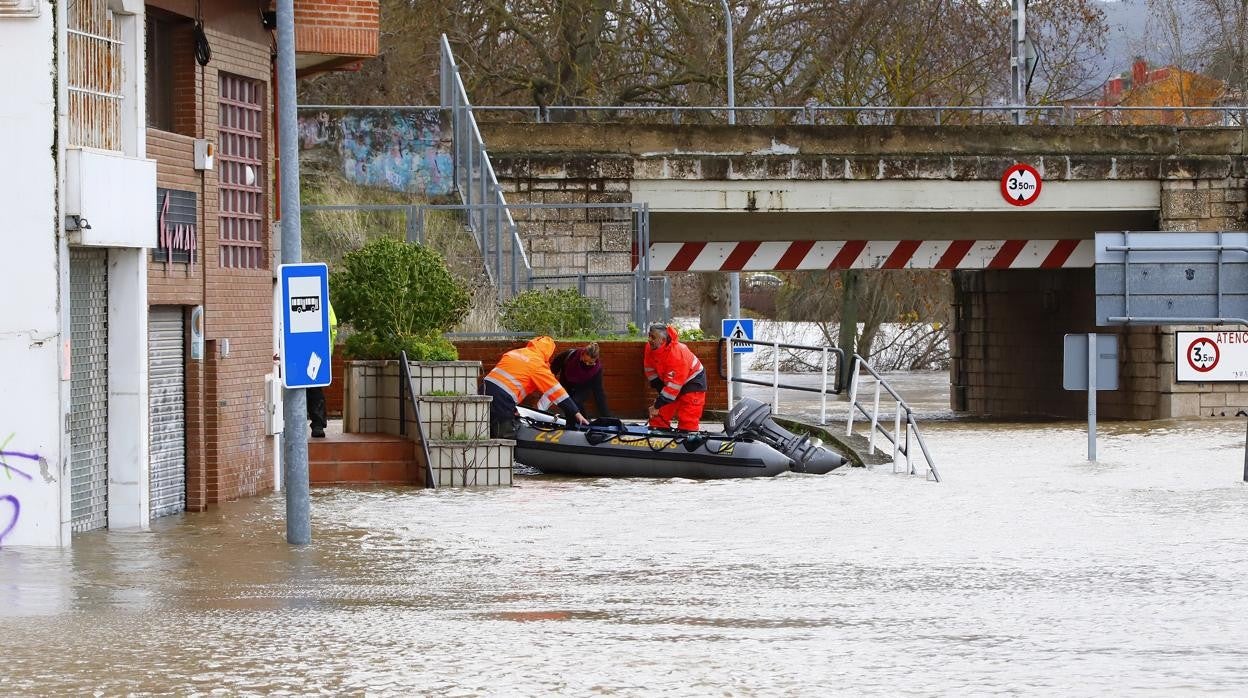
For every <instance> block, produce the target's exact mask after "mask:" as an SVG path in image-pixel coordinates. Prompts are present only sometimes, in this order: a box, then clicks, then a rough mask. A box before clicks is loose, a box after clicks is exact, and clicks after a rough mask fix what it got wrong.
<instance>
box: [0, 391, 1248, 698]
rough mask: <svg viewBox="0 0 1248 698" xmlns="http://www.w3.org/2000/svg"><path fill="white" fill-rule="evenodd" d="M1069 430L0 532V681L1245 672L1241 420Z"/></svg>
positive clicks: (1134, 676) (594, 680)
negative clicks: (810, 466)
mask: <svg viewBox="0 0 1248 698" xmlns="http://www.w3.org/2000/svg"><path fill="white" fill-rule="evenodd" d="M899 382H901V383H903V384H905V385H908V386H909V387H910V388H911V390H910V392H909V393H908V394H909V395H913V396H917V397H915V403H916V406H919V407H920V408H922V409H924V410H927V411H929V412H930V413H931V414H932V415H934V416H940V417H944V416H946V415H945V414H944V413H943V412H942V410H944V409H945V406H944V403H943V402H942V399H947V398H942V397H941V395H940V388H939V380H937V381H936V382H935V383H932V382H931V380H930V379H929V377H928V376H922V375H920V376H912V377H903V378H901V379H900V381H899ZM925 386H926V387H925ZM932 386H935V387H932ZM766 392H767V391H762V392H761V393H753V392H752V393H751V394H760V395H763V396H765V393H766ZM923 395H927V396H928V397H922V396H923ZM782 401H787V402H788V406H787V407H786V408H785V410H784V411H786V412H801V411H805V410H810V409H814V410H816V411H817V409H818V405H817V403H814V404H813V405H812V404H811V402H812V401H811V400H810V398H808V397H801V396H791V397H787V398H782ZM794 401H796V402H794ZM782 404H783V403H782ZM836 414H837V415H841V414H843V405H838V406H837V411H836ZM1084 429H1085V426H1084V425H1083V424H1082V423H1079V422H1068V423H1059V424H1009V423H964V422H958V421H954V420H948V419H939V420H936V421H931V422H928V423H925V424H924V434H925V436H926V438H927V442H928V445H929V447H930V449H931V450H932V452H933V454H934V456H935V457H936V458H937V462H938V464H939V466H940V469H941V474H942V475H943V476H944V478H945V481H944V482H943V483H940V484H937V483H933V482H929V481H925V480H923V479H922V478H919V477H906V476H901V475H893V474H892V473H891V472H890V469H889V468H887V467H877V468H875V469H869V470H868V469H852V470H851V469H842V470H840V471H837V472H836V473H833V474H832V475H828V476H822V477H820V476H807V475H783V476H780V477H777V478H774V479H768V480H740V481H720V482H691V481H682V480H607V479H583V480H575V479H566V478H550V477H544V476H522V477H520V478H518V484H517V486H516V487H513V488H510V489H505V490H478V491H464V490H440V491H421V490H413V489H406V488H374V489H359V488H345V487H344V488H323V489H317V490H314V492H313V502H312V507H313V534H314V542H313V544H312V545H311V546H308V547H306V548H292V547H290V546H288V545H287V544H286V543H285V542H284V540H283V535H284V524H283V514H284V500H283V499H282V495H280V494H277V495H272V496H266V497H260V498H255V499H250V500H246V501H241V502H235V503H230V504H226V505H223V506H221V507H220V508H217V509H215V510H213V511H210V512H208V513H203V514H187V515H181V516H175V517H170V518H166V519H161V520H159V521H157V522H155V523H154V525H153V526H152V528H151V530H150V531H145V532H100V533H91V534H86V535H81V536H78V537H77V538H76V539H75V541H74V545H73V547H72V549H69V550H41V549H4V550H0V638H3V642H4V644H5V647H4V652H3V669H0V694H5V695H31V694H79V695H80V694H86V693H98V694H100V695H116V694H131V693H135V694H147V693H160V694H177V695H195V694H214V693H221V694H230V695H233V694H247V693H264V694H279V695H280V694H309V693H333V694H340V693H367V694H374V695H376V694H386V695H411V694H436V695H456V696H459V695H464V696H467V695H499V694H504V695H547V694H552V693H557V694H572V695H584V694H609V695H656V694H662V695H707V694H718V695H723V694H732V695H828V694H834V693H849V694H861V693H883V694H889V695H896V694H906V693H912V694H932V693H959V694H960V693H1031V694H1035V693H1039V694H1047V695H1067V694H1080V695H1086V694H1114V695H1120V694H1141V693H1153V694H1161V695H1173V694H1176V693H1189V692H1196V691H1201V692H1204V691H1212V692H1225V693H1242V692H1244V691H1246V690H1248V620H1246V619H1248V516H1246V513H1248V510H1246V507H1245V504H1246V501H1248V488H1246V487H1245V486H1244V484H1243V483H1241V482H1240V479H1241V476H1242V469H1243V458H1244V454H1243V447H1244V422H1243V421H1242V420H1201V421H1191V422H1159V423H1147V424H1142V423H1108V424H1102V425H1101V439H1100V460H1099V461H1098V462H1096V463H1089V462H1087V460H1086V437H1085V431H1084Z"/></svg>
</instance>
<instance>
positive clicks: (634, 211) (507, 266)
mask: <svg viewBox="0 0 1248 698" xmlns="http://www.w3.org/2000/svg"><path fill="white" fill-rule="evenodd" d="M483 207H484V206H469V205H468V204H325V205H321V204H318V205H311V204H310V205H306V206H303V207H302V209H301V210H302V211H303V212H304V213H305V214H307V213H355V212H359V213H378V214H383V215H384V214H395V215H401V216H402V217H403V220H402V223H401V228H402V230H403V231H404V236H405V238H406V239H407V241H408V242H415V243H419V244H421V245H424V244H426V243H427V241H428V239H429V237H430V235H429V231H428V223H429V220H430V214H431V213H435V212H439V211H445V212H453V213H457V214H464V215H465V216H466V217H467V216H469V215H470V212H471V211H472V210H475V209H480V208H483ZM506 207H507V208H508V209H509V212H508V217H511V214H510V211H515V212H516V214H517V215H519V216H520V217H521V219H522V220H521V221H520V222H519V223H517V226H518V225H520V224H524V223H525V222H527V221H526V219H528V218H531V217H535V216H536V217H539V218H540V217H541V216H542V213H541V212H543V211H554V212H569V211H584V212H585V215H586V218H587V219H593V218H598V219H601V220H600V221H598V222H601V223H613V222H614V223H623V222H624V221H628V224H629V225H630V226H631V227H630V235H631V237H632V241H631V243H630V249H629V250H619V251H617V252H614V253H610V252H608V253H605V254H615V255H617V256H621V257H622V256H624V255H629V258H630V262H631V263H632V266H634V267H635V268H636V272H635V273H634V272H627V273H625V272H591V271H589V263H590V257H591V256H593V257H601V256H602V254H604V253H600V254H596V255H589V254H586V255H585V264H584V265H583V266H584V268H583V269H579V270H572V271H570V272H569V273H566V274H547V275H535V274H534V269H533V265H532V263H531V262H530V260H529V256H528V255H527V254H526V253H525V251H524V248H523V244H522V243H520V242H519V239H518V238H516V243H515V244H507V240H506V239H504V240H499V239H498V238H497V237H494V236H492V235H489V234H487V231H473V230H471V228H469V233H470V234H472V236H473V239H474V241H475V242H476V244H477V248H478V250H479V251H480V252H481V257H482V262H483V264H484V266H485V270H486V273H487V274H488V275H489V278H490V281H491V282H492V283H494V284H495V286H496V293H497V298H498V301H499V302H500V303H501V302H503V301H505V300H507V299H509V298H512V297H514V296H516V295H517V294H519V293H520V292H522V291H527V290H531V289H535V288H542V287H554V288H567V287H573V286H575V288H577V289H578V290H579V291H580V292H581V294H582V295H585V296H586V297H589V298H599V299H601V300H602V301H603V302H604V303H605V304H606V305H607V307H608V310H609V311H611V312H612V313H613V314H615V315H618V316H620V317H621V318H623V321H622V322H620V323H619V327H618V328H617V329H621V330H622V329H624V326H625V324H626V323H627V322H630V321H631V322H635V323H636V324H637V326H638V327H645V326H646V324H648V323H649V322H651V319H652V318H654V319H660V318H659V317H658V315H656V312H657V313H660V314H661V315H662V318H661V319H668V318H670V309H671V288H670V281H669V280H668V279H667V277H665V276H651V275H650V273H649V271H650V259H649V255H640V256H636V257H634V255H635V250H639V249H648V248H649V244H650V226H649V220H650V215H649V208H648V206H647V205H646V204H644V203H643V204H506ZM555 215H559V214H558V213H556V214H555ZM494 218H496V219H501V218H502V216H495V217H494ZM374 223H376V221H374ZM304 226H305V229H313V228H328V229H332V227H333V226H332V224H329V225H327V224H324V223H322V222H319V221H312V220H308V221H305V224H304ZM379 227H380V226H379ZM394 227H398V226H394ZM392 229H393V227H392ZM326 232H328V231H326ZM440 251H441V250H440ZM443 252H444V254H446V252H445V251H443ZM560 268H561V269H567V268H568V267H567V266H564V265H560ZM647 278H648V279H649V280H650V281H649V283H646V282H645V281H643V279H647ZM499 279H504V280H505V281H504V283H501V284H500V283H498V280H499ZM622 286H627V291H626V292H625V293H623V294H614V293H610V291H611V290H612V289H614V288H618V287H622ZM656 294H657V296H656ZM616 296H619V297H618V298H617V297H616ZM620 301H622V303H621V302H620Z"/></svg>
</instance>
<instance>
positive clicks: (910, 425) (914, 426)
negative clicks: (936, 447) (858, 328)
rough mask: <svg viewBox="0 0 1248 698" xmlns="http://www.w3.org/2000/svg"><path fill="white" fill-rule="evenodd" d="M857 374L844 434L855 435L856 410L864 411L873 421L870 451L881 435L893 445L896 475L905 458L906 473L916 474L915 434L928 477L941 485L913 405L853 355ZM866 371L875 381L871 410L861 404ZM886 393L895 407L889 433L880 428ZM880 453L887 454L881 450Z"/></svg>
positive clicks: (850, 389) (854, 377) (868, 449)
mask: <svg viewBox="0 0 1248 698" xmlns="http://www.w3.org/2000/svg"><path fill="white" fill-rule="evenodd" d="M853 366H854V371H853V379H852V380H851V381H850V384H849V417H848V419H847V420H846V424H845V435H846V436H853V434H854V411H855V410H857V411H859V412H862V416H863V417H866V418H867V419H869V420H870V421H871V428H870V430H869V431H868V433H867V452H868V453H870V452H871V451H874V450H875V435H876V433H879V434H881V435H882V436H883V437H884V438H885V439H888V441H889V442H890V443H891V444H892V445H893V453H892V456H893V472H897V465H898V458H899V456H902V455H904V456H905V457H906V461H905V463H906V473H907V474H909V475H914V474H916V472H917V471H916V470H915V468H914V459H913V457H912V455H913V450H914V449H913V446H912V445H911V443H910V435H911V434H914V438H915V441H917V442H918V444H919V448H920V449H921V450H922V452H923V459H924V461H926V463H927V474H928V476H929V477H931V478H932V479H934V480H935V481H936V482H940V472H939V471H937V470H936V462H935V461H933V460H932V454H931V453H930V452H928V450H927V443H926V442H924V441H923V434H922V433H921V432H920V431H919V423H918V422H917V421H915V419H914V410H912V409H910V405H908V404H906V401H905V400H903V399H902V398H901V395H900V394H898V393H897V391H896V390H894V389H893V387H892V386H890V385H889V384H888V381H886V380H884V377H883V376H881V375H880V374H879V373H877V372H876V371H875V369H873V368H871V366H870V364H868V363H867V360H866V359H864V358H862V357H861V356H859V355H858V354H854V364H853ZM863 370H865V371H866V372H867V374H868V375H870V376H871V378H873V379H874V380H875V391H874V394H875V396H874V400H873V402H872V406H871V410H870V411H867V408H866V407H864V406H863V405H861V404H859V402H858V389H859V381H860V379H861V376H862V371H863ZM881 389H882V390H884V391H885V392H887V393H888V394H889V396H891V397H892V398H893V400H894V401H895V404H894V408H893V431H892V433H891V434H890V433H889V432H888V430H887V429H885V428H884V427H883V426H881V425H880V390H881ZM903 412H904V413H905V431H904V438H905V444H904V445H902V438H903V431H902V413H903ZM880 453H886V452H885V451H884V450H883V449H880Z"/></svg>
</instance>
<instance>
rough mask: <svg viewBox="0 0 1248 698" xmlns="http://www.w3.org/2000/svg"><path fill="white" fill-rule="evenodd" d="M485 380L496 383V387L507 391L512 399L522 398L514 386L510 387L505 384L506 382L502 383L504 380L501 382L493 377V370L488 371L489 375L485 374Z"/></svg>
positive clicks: (517, 400)
mask: <svg viewBox="0 0 1248 698" xmlns="http://www.w3.org/2000/svg"><path fill="white" fill-rule="evenodd" d="M485 380H487V381H489V382H491V383H493V384H494V385H497V386H498V387H500V388H502V389H503V390H505V391H507V393H508V394H509V395H511V397H512V399H513V400H515V401H516V402H520V400H522V399H523V397H522V396H521V395H520V393H519V391H517V390H516V389H515V388H513V387H511V386H510V385H507V384H506V383H504V382H502V381H500V380H498V379H497V378H495V377H494V372H493V371H490V375H488V376H486V377H485Z"/></svg>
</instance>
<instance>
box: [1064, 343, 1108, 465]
mask: <svg viewBox="0 0 1248 698" xmlns="http://www.w3.org/2000/svg"><path fill="white" fill-rule="evenodd" d="M1063 349H1064V351H1063V352H1062V388H1064V389H1066V390H1086V391H1088V460H1090V461H1094V460H1096V391H1098V390H1117V389H1118V336H1117V335H1112V334H1103V335H1098V334H1096V333H1095V332H1089V333H1088V334H1068V335H1066V338H1065V343H1064V345H1063Z"/></svg>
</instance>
